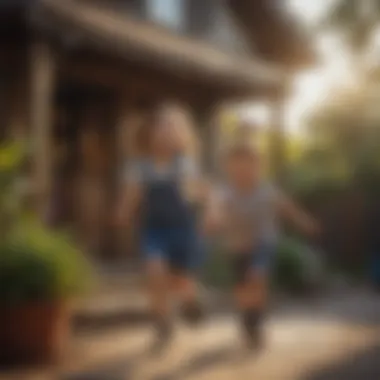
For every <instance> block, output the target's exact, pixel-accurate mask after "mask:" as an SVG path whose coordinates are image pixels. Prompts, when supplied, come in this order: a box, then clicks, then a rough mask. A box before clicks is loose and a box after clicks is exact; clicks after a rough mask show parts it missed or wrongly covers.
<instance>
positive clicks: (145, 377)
mask: <svg viewBox="0 0 380 380" xmlns="http://www.w3.org/2000/svg"><path fill="white" fill-rule="evenodd" d="M267 327H268V334H269V338H270V345H269V347H268V349H267V351H266V352H265V353H263V354H262V355H261V356H260V357H257V358H256V359H253V358H251V359H249V360H245V359H243V358H238V356H237V355H236V353H237V352H238V347H239V341H238V334H237V329H236V324H235V319H234V316H233V315H228V314H223V315H220V316H219V317H217V318H213V319H212V320H210V321H208V322H207V323H206V324H205V325H204V326H202V327H201V328H200V329H197V330H195V331H192V330H189V329H187V328H185V327H180V328H179V331H178V334H177V338H176V341H175V342H173V346H172V347H171V349H170V351H169V353H168V354H167V355H166V356H165V357H164V358H162V359H160V360H155V361H154V360H152V359H148V358H146V357H145V355H144V352H145V348H146V346H147V344H148V342H149V337H150V332H149V331H148V329H147V328H144V327H134V328H133V329H128V328H120V327H119V328H115V329H112V330H109V331H106V330H104V331H102V332H99V331H98V332H97V333H96V334H95V333H91V332H87V333H83V334H82V335H79V336H76V337H75V338H74V339H73V347H72V349H71V350H70V352H69V354H68V357H67V358H66V360H65V361H64V363H63V365H62V368H55V369H54V370H50V371H49V370H47V371H45V372H42V373H41V371H40V372H38V373H37V372H36V373H33V372H30V373H27V374H14V375H13V376H11V375H8V376H7V377H4V379H15V380H16V379H17V380H45V379H47V380H50V379H57V380H124V379H125V380H135V379H136V380H182V379H186V380H192V379H197V380H202V379H205V380H206V379H207V380H214V379H215V380H219V379H220V380H223V379H232V378H236V376H237V377H238V378H240V379H242V380H244V379H247V380H248V379H249V380H251V379H259V380H359V379H369V380H376V379H380V360H379V358H380V298H379V297H378V296H375V295H371V294H369V293H362V292H359V293H356V294H353V293H351V294H346V295H340V296H337V295H336V296H333V297H329V298H325V299H323V300H321V301H318V302H314V303H305V302H297V303H295V304H293V305H288V306H287V307H286V308H285V309H282V310H278V311H277V312H276V313H275V315H274V316H273V317H272V318H271V320H270V321H269V322H268V326H267ZM0 378H1V376H0ZM1 379H2V378H1Z"/></svg>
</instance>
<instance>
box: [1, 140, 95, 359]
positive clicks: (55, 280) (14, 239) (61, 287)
mask: <svg viewBox="0 0 380 380" xmlns="http://www.w3.org/2000/svg"><path fill="white" fill-rule="evenodd" d="M21 163H22V154H21V153H20V149H19V148H17V147H15V146H14V145H12V146H7V147H3V148H0V192H1V197H0V198H1V199H0V234H1V235H2V236H1V240H0V346H1V350H0V352H1V353H0V358H1V359H2V361H3V362H4V361H6V362H15V363H18V362H20V361H24V360H28V361H37V360H38V361H47V360H53V359H56V358H58V356H59V354H60V353H61V352H62V349H63V347H64V346H65V343H66V340H67V338H68V336H69V331H70V300H71V299H72V297H74V296H76V295H77V294H78V292H80V291H82V290H84V289H85V287H86V286H87V284H88V279H89V278H90V277H89V276H90V271H89V267H88V265H87V263H86V262H85V259H84V257H83V256H82V255H81V252H79V251H78V250H77V249H76V247H75V245H74V244H73V243H72V242H71V241H70V239H69V238H68V237H66V236H64V235H63V234H61V233H58V232H56V231H52V230H50V229H48V228H47V227H46V226H44V225H43V223H42V222H40V221H38V219H36V218H35V217H33V216H31V215H27V214H26V212H25V210H24V209H23V206H22V203H23V202H22V201H23V195H22V192H20V191H18V190H20V189H19V188H18V186H17V182H18V181H19V179H20V171H19V168H20V164H21Z"/></svg>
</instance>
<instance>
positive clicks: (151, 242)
mask: <svg viewBox="0 0 380 380" xmlns="http://www.w3.org/2000/svg"><path fill="white" fill-rule="evenodd" d="M141 243H142V250H143V254H144V259H145V260H147V261H149V260H152V259H153V260H154V259H161V260H163V261H164V262H166V263H167V264H168V265H169V266H170V268H171V269H173V270H178V271H185V272H189V271H191V272H192V271H195V270H197V268H198V267H199V265H200V263H201V260H202V248H201V242H200V237H199V235H198V233H197V231H196V230H195V228H191V227H183V228H181V227H178V228H164V227H162V228H153V229H147V230H145V231H144V232H143V235H142V242H141Z"/></svg>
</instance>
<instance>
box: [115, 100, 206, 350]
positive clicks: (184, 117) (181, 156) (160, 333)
mask: <svg viewBox="0 0 380 380" xmlns="http://www.w3.org/2000/svg"><path fill="white" fill-rule="evenodd" d="M134 145H135V146H136V148H137V149H136V152H135V158H134V160H132V161H133V162H131V163H129V164H128V166H127V169H126V171H125V176H124V177H125V190H124V194H123V200H122V204H121V205H120V208H119V210H118V218H119V220H120V222H123V224H124V223H126V224H127V225H128V224H132V223H133V222H134V221H135V220H136V219H135V218H136V213H137V212H139V214H140V220H141V222H142V225H141V227H142V239H141V248H142V251H143V255H144V259H145V263H146V274H147V278H148V285H149V294H150V300H151V307H152V313H153V318H154V325H155V327H156V331H157V340H156V342H155V344H154V345H153V350H154V352H161V350H162V349H163V348H164V347H165V346H166V345H167V343H168V342H169V341H170V338H171V336H172V331H173V326H172V322H171V316H170V305H169V301H170V297H169V296H170V293H171V292H172V291H173V290H176V291H177V292H178V293H179V296H180V298H181V300H182V302H183V316H184V317H185V319H186V320H187V321H188V322H197V321H198V320H199V319H200V317H201V309H200V305H199V302H198V299H197V292H196V283H195V279H194V277H195V276H194V269H195V268H196V266H197V263H198V259H199V245H198V242H199V239H198V232H197V228H196V220H195V219H196V218H195V211H194V204H195V203H196V202H197V201H199V200H200V198H201V195H202V194H201V191H200V190H201V186H200V182H199V180H200V176H199V172H198V166H197V158H196V154H197V141H196V136H195V134H194V130H193V127H192V123H191V118H190V116H189V114H188V113H187V112H186V111H185V109H184V108H183V107H181V106H179V105H176V104H169V103H168V104H161V105H159V106H157V107H156V108H155V109H154V110H153V112H151V114H150V115H149V118H148V122H147V123H145V124H144V125H142V126H141V128H139V129H138V130H137V133H136V140H135V144H134Z"/></svg>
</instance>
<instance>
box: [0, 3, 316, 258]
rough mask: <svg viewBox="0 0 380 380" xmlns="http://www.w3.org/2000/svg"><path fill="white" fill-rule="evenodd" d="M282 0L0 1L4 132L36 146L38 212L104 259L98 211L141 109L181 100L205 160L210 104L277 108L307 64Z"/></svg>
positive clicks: (107, 199)
mask: <svg viewBox="0 0 380 380" xmlns="http://www.w3.org/2000/svg"><path fill="white" fill-rule="evenodd" d="M282 3H283V2H282V1H280V0H272V1H269V0H268V1H266V0H254V1H253V0H252V1H248V0H230V1H227V0H207V1H205V0H0V81H1V82H0V83H1V86H0V130H1V132H2V136H3V137H4V136H9V135H11V136H15V137H17V138H27V139H29V141H31V143H32V147H33V153H32V160H33V177H34V185H35V186H34V188H35V196H36V202H37V203H36V204H37V206H38V209H39V210H40V212H41V214H43V215H45V214H46V212H47V210H49V213H50V215H51V214H53V216H54V219H56V220H59V221H61V222H65V223H68V224H71V225H72V224H74V225H76V226H77V227H76V228H75V230H76V231H79V232H80V233H79V235H80V238H81V239H82V240H84V241H86V247H88V248H89V249H93V247H101V246H103V247H106V248H105V249H104V251H106V255H111V253H110V252H111V251H114V250H113V249H111V248H110V244H111V243H112V242H114V241H115V236H114V234H115V231H114V228H113V227H112V226H110V223H109V216H107V215H106V213H105V210H107V209H109V208H110V206H111V205H113V202H114V200H115V188H116V187H117V180H118V172H119V168H120V166H121V163H122V162H123V161H124V160H125V158H126V156H127V155H128V152H129V150H130V146H129V145H128V135H129V132H130V131H131V130H132V128H133V124H134V120H135V118H136V117H138V115H139V112H140V111H141V109H142V107H143V105H144V104H146V103H149V102H151V101H154V100H157V99H163V98H165V97H167V98H172V99H178V100H181V101H184V102H186V103H187V104H188V105H189V106H190V107H191V109H192V112H193V113H194V115H195V116H196V119H197V123H198V125H199V128H200V132H201V133H202V135H203V136H204V139H203V140H204V158H205V163H206V164H210V163H211V162H212V155H213V144H214V142H215V139H214V138H213V135H212V134H213V128H212V123H211V122H210V121H211V120H212V115H213V112H214V111H215V108H216V107H218V106H219V105H221V104H224V103H225V102H230V101H237V100H243V99H244V100H247V99H253V100H254V99H257V98H258V97H266V98H267V99H273V104H274V107H275V108H276V107H277V108H276V109H277V110H278V109H280V108H278V107H279V104H281V99H282V96H283V94H284V89H285V88H286V84H287V81H288V78H289V74H291V73H292V72H293V71H294V70H296V69H298V68H299V67H300V66H304V65H308V64H309V63H310V62H311V61H312V59H313V57H312V55H311V53H310V52H309V51H308V49H307V48H306V45H305V43H304V41H302V39H301V37H300V36H301V34H300V33H299V32H298V31H297V30H296V29H295V27H294V22H293V21H292V22H290V21H291V20H289V17H290V16H289V15H286V14H285V12H284V10H283V9H282V8H281V4H282ZM277 114H278V115H280V113H279V112H278V113H277ZM277 121H278V122H279V125H280V122H281V117H278V118H277ZM279 130H280V129H279ZM52 204H53V206H54V207H52Z"/></svg>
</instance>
